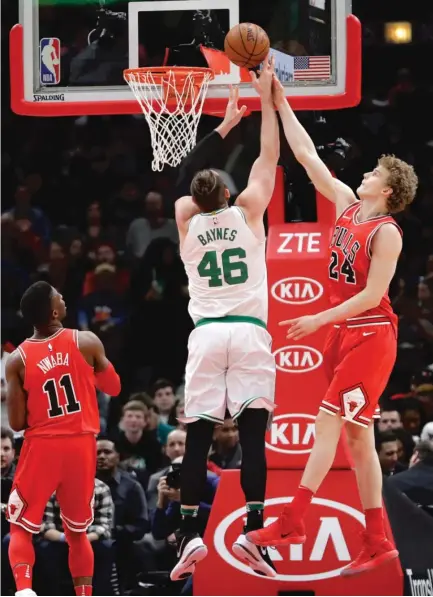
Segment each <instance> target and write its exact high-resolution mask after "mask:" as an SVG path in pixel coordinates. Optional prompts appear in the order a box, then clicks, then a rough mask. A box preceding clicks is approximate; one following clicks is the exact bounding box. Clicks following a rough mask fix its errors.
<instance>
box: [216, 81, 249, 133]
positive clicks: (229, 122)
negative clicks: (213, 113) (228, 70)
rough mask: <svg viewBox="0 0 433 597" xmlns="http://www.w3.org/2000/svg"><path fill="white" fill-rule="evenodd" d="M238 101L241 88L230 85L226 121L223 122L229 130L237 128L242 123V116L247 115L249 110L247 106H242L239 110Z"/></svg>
mask: <svg viewBox="0 0 433 597" xmlns="http://www.w3.org/2000/svg"><path fill="white" fill-rule="evenodd" d="M238 101H239V87H233V86H232V85H230V95H229V101H228V104H227V108H226V113H225V116H224V120H223V122H222V124H223V125H226V126H227V127H229V128H233V127H235V126H236V125H237V124H238V123H239V122H240V120H241V119H242V116H243V115H244V114H245V112H246V110H247V107H246V106H241V107H240V108H239V107H238Z"/></svg>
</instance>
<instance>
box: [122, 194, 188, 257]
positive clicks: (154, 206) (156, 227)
mask: <svg viewBox="0 0 433 597" xmlns="http://www.w3.org/2000/svg"><path fill="white" fill-rule="evenodd" d="M156 238H167V239H169V240H171V241H172V242H173V243H174V244H176V245H177V244H178V243H179V235H178V232H177V227H176V223H175V221H174V220H172V219H169V218H165V217H164V215H163V198H162V195H161V194H160V193H155V192H153V191H151V192H150V193H148V194H147V195H146V197H145V200H144V217H139V218H137V219H135V220H134V221H133V222H132V223H131V225H130V227H129V230H128V234H127V237H126V245H127V248H128V250H129V251H130V253H131V254H132V255H133V256H134V257H135V258H137V259H139V258H141V257H143V255H144V254H145V252H146V250H147V248H148V246H149V245H150V243H151V242H152V241H153V240H154V239H156Z"/></svg>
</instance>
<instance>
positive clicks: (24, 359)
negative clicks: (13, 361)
mask: <svg viewBox="0 0 433 597" xmlns="http://www.w3.org/2000/svg"><path fill="white" fill-rule="evenodd" d="M17 350H18V353H19V355H20V357H21V359H22V361H23V363H24V365H25V364H26V353H25V352H24V350H23V349H22V348H21V346H18V347H17Z"/></svg>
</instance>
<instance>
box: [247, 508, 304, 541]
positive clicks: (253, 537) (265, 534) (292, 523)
mask: <svg viewBox="0 0 433 597" xmlns="http://www.w3.org/2000/svg"><path fill="white" fill-rule="evenodd" d="M247 539H248V540H249V541H251V542H252V543H255V545H262V546H263V547H273V546H277V545H290V544H291V543H296V544H300V543H305V539H306V536H305V525H304V521H303V520H302V519H299V520H293V518H292V513H291V511H290V506H286V507H285V508H284V510H283V511H282V513H281V514H280V516H279V517H278V518H277V520H276V521H275V522H273V523H272V524H270V525H269V526H267V527H265V528H263V529H259V530H258V531H250V532H249V533H247Z"/></svg>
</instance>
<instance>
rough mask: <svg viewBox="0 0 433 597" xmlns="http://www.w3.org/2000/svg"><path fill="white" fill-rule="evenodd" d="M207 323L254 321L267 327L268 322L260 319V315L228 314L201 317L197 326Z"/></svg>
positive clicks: (255, 323)
mask: <svg viewBox="0 0 433 597" xmlns="http://www.w3.org/2000/svg"><path fill="white" fill-rule="evenodd" d="M207 323H252V324H254V325H258V326H259V327H261V328H264V329H266V323H265V322H264V321H262V320H261V319H259V318H258V317H250V316H249V315H226V316H225V317H204V318H203V319H199V320H198V321H197V323H196V324H195V327H196V328H198V327H200V326H201V325H206V324H207Z"/></svg>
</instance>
